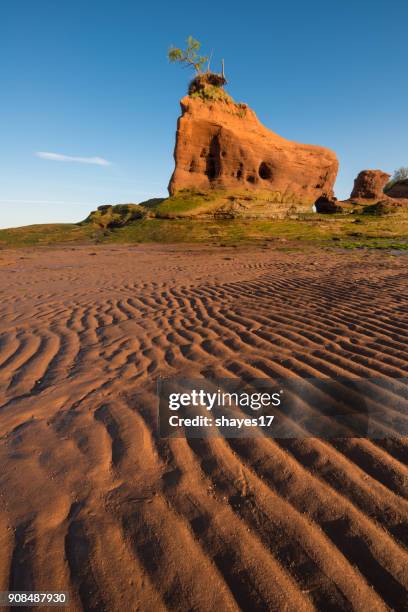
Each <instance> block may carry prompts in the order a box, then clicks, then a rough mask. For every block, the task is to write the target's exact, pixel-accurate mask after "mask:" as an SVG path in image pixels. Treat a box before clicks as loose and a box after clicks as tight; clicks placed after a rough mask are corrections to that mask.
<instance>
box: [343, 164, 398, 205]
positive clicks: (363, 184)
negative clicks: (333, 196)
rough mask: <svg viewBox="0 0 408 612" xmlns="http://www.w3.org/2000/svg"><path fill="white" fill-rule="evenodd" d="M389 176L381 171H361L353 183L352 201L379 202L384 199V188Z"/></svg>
mask: <svg viewBox="0 0 408 612" xmlns="http://www.w3.org/2000/svg"><path fill="white" fill-rule="evenodd" d="M389 180H390V175H389V174H387V173H386V172H383V171H382V170H362V171H361V172H360V173H359V175H358V176H357V178H356V179H355V181H354V188H353V191H352V192H351V195H350V199H352V200H359V199H361V200H379V199H382V198H384V187H385V185H386V184H387V183H388V181H389Z"/></svg>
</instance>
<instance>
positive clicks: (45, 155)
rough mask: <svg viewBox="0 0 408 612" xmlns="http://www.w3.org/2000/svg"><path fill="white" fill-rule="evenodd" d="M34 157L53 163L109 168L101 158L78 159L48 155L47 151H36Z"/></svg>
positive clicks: (108, 164) (107, 162)
mask: <svg viewBox="0 0 408 612" xmlns="http://www.w3.org/2000/svg"><path fill="white" fill-rule="evenodd" d="M36 156H37V157H41V158H42V159H51V160H53V161H69V162H79V163H80V164H96V165H97V166H110V164H111V162H110V161H108V160H107V159H104V158H103V157H78V156H77V155H63V154H62V153H49V152H47V151H37V152H36Z"/></svg>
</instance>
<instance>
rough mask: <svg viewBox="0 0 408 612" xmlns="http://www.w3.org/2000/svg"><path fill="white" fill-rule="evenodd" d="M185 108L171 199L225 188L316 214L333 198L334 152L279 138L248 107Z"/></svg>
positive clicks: (201, 104)
mask: <svg viewBox="0 0 408 612" xmlns="http://www.w3.org/2000/svg"><path fill="white" fill-rule="evenodd" d="M181 109H182V115H181V117H180V118H179V120H178V124H177V136H176V147H175V151H174V158H175V163H176V167H175V170H174V173H173V175H172V177H171V180H170V184H169V192H170V194H171V195H174V194H176V193H177V192H179V191H181V190H183V189H196V190H201V191H202V190H209V189H226V190H229V191H231V192H239V193H241V192H245V193H248V194H250V195H252V196H253V198H254V199H256V193H257V192H258V193H261V192H262V193H263V194H264V195H265V193H266V194H268V193H270V195H271V202H275V203H276V205H278V204H282V203H285V205H286V204H287V206H288V208H289V207H291V208H292V210H293V205H296V206H297V209H298V210H311V207H312V205H313V204H314V203H315V202H316V200H317V199H318V198H320V197H326V198H328V199H331V198H332V197H333V185H334V182H335V179H336V175H337V170H338V162H337V158H336V155H335V153H333V152H332V151H330V150H329V149H326V148H324V147H318V146H314V145H304V144H299V143H297V142H292V141H290V140H286V139H285V138H282V137H281V136H278V134H275V133H274V132H272V131H270V130H268V129H267V128H266V127H264V126H263V125H262V124H261V123H260V121H259V120H258V118H257V117H256V115H255V113H254V112H253V111H252V110H251V109H250V108H248V107H247V106H246V105H237V104H234V103H233V102H225V101H223V102H218V101H217V102H211V101H204V100H202V99H200V98H192V97H190V96H186V97H185V98H183V99H182V100H181ZM280 208H281V206H280Z"/></svg>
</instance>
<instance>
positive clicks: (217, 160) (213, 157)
mask: <svg viewBox="0 0 408 612" xmlns="http://www.w3.org/2000/svg"><path fill="white" fill-rule="evenodd" d="M205 173H206V175H207V176H208V178H209V179H210V180H213V179H215V178H217V176H219V175H220V173H221V147H220V141H219V138H218V136H213V137H212V139H211V142H210V147H209V150H208V155H207V161H206V167H205Z"/></svg>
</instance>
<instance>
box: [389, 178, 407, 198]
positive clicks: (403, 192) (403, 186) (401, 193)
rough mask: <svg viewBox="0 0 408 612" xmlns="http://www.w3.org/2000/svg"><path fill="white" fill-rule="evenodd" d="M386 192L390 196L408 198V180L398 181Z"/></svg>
mask: <svg viewBox="0 0 408 612" xmlns="http://www.w3.org/2000/svg"><path fill="white" fill-rule="evenodd" d="M385 193H386V194H387V196H389V197H390V198H408V180H407V179H405V180H403V181H397V182H396V183H394V184H393V185H391V187H389V189H387V190H386V192H385Z"/></svg>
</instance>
